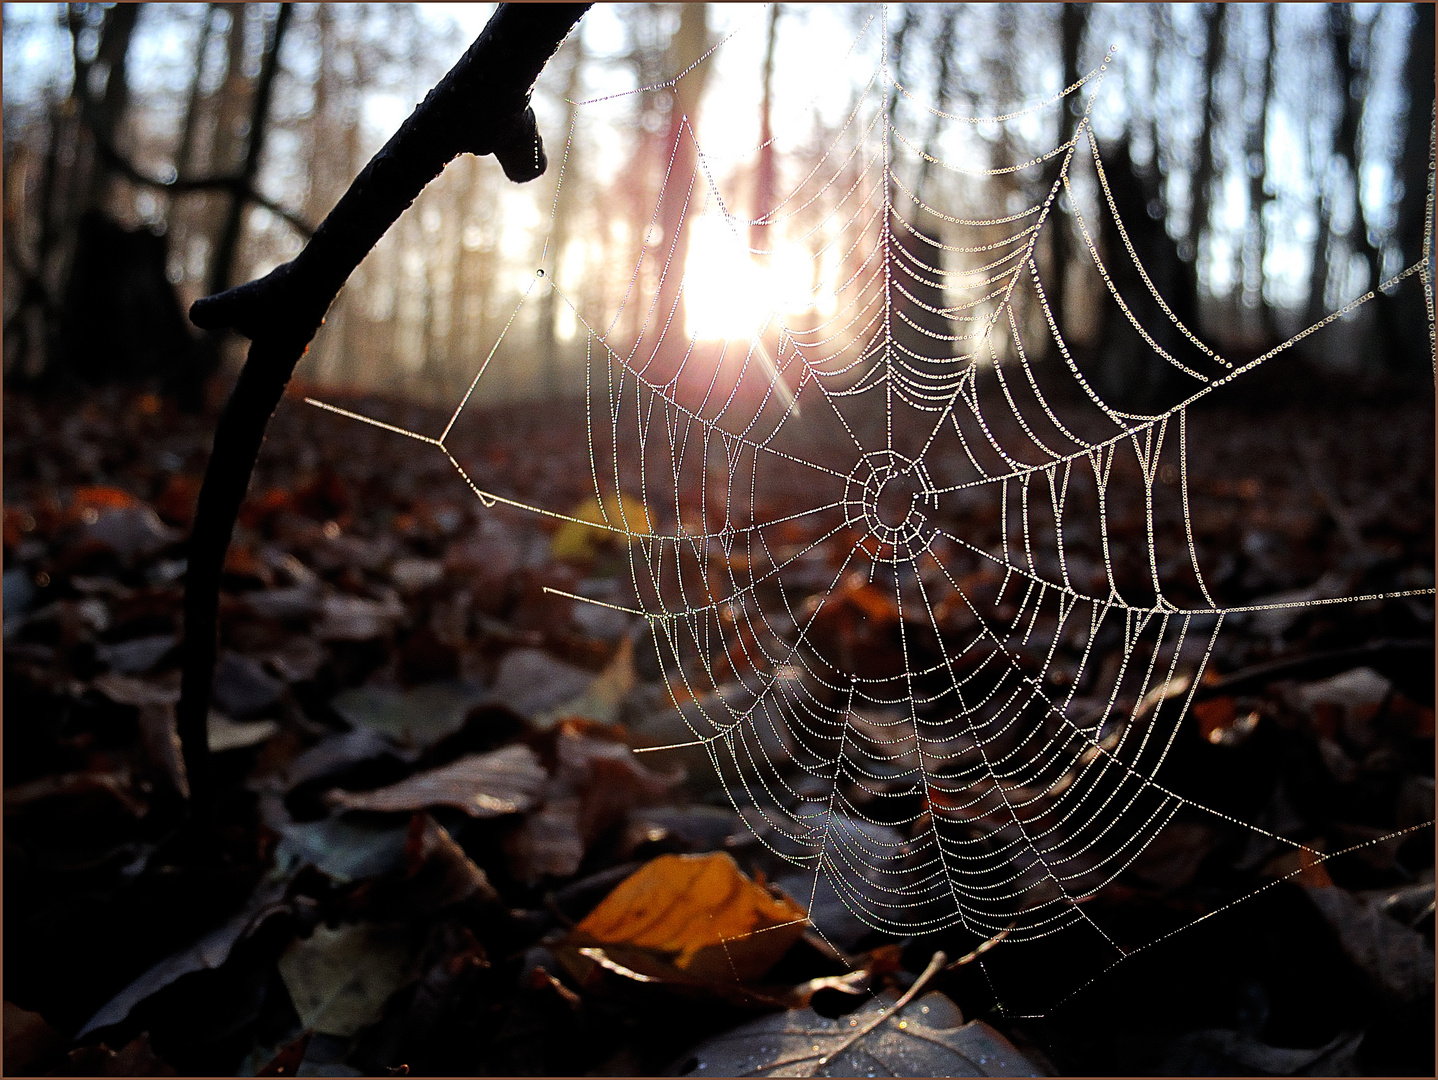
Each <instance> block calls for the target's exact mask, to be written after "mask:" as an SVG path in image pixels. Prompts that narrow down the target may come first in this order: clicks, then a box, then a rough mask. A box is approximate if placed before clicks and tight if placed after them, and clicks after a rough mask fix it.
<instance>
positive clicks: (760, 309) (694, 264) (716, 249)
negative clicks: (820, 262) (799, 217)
mask: <svg viewBox="0 0 1438 1080" xmlns="http://www.w3.org/2000/svg"><path fill="white" fill-rule="evenodd" d="M684 294H685V305H684V309H685V317H686V321H687V330H688V332H689V334H690V335H691V336H694V337H698V338H699V339H701V340H706V341H708V340H724V341H747V340H749V339H751V338H754V337H755V336H757V335H760V334H763V333H764V332H765V331H766V330H767V329H770V324H771V323H772V322H773V321H774V320H775V319H776V318H777V319H780V320H782V319H784V318H785V317H786V316H790V315H802V314H803V313H805V312H808V311H812V310H814V309H815V308H816V307H820V308H823V307H825V306H827V305H825V304H824V296H823V290H822V288H820V289H816V288H815V283H814V269H813V264H812V262H811V260H810V258H809V256H808V254H807V253H805V252H803V251H800V250H797V249H795V248H792V247H784V246H782V245H781V246H779V247H778V249H777V250H776V251H775V252H774V253H773V254H772V255H770V256H769V258H768V259H767V260H765V261H761V260H759V259H756V258H755V257H753V256H752V255H751V253H750V251H749V249H748V247H747V246H746V244H745V243H744V240H743V238H742V233H741V232H739V231H738V229H736V227H735V226H734V225H732V224H731V223H730V222H728V221H726V220H725V219H724V218H722V217H710V216H705V217H701V218H699V219H697V220H695V221H694V222H693V225H692V232H691V234H690V241H689V256H688V258H687V259H686V260H685V264H684Z"/></svg>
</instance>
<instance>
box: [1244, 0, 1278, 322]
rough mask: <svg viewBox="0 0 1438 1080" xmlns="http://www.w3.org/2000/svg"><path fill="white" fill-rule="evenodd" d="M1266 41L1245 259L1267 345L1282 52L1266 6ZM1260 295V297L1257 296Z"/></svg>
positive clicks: (1251, 146) (1251, 149)
mask: <svg viewBox="0 0 1438 1080" xmlns="http://www.w3.org/2000/svg"><path fill="white" fill-rule="evenodd" d="M1264 7H1265V9H1266V10H1265V12H1264V20H1263V26H1264V37H1265V40H1266V41H1267V48H1266V50H1265V57H1264V65H1263V97H1262V104H1261V105H1260V107H1259V113H1258V123H1256V124H1254V125H1252V126H1250V127H1249V129H1248V136H1249V137H1248V145H1247V147H1246V149H1247V151H1248V211H1249V217H1250V223H1249V230H1250V232H1249V243H1250V244H1251V249H1250V251H1249V253H1248V254H1247V255H1246V256H1245V260H1244V261H1245V263H1246V264H1247V265H1246V266H1245V268H1244V278H1245V287H1244V291H1245V292H1246V293H1248V294H1249V295H1250V296H1251V297H1253V298H1254V300H1255V302H1256V303H1257V307H1258V326H1259V332H1260V334H1261V335H1262V337H1263V340H1264V342H1265V344H1266V343H1268V342H1273V341H1276V340H1277V338H1278V331H1277V328H1276V326H1275V325H1274V320H1273V307H1272V305H1271V304H1270V303H1269V301H1268V297H1267V296H1266V295H1264V289H1263V285H1264V271H1263V260H1264V256H1265V255H1266V254H1267V251H1268V223H1267V220H1266V215H1265V213H1264V211H1265V210H1266V209H1267V206H1268V194H1267V191H1266V187H1267V179H1268V113H1269V109H1270V107H1271V105H1272V103H1273V80H1274V73H1275V69H1276V67H1277V63H1276V60H1277V55H1276V54H1277V52H1278V34H1277V29H1278V7H1277V5H1275V4H1265V5H1264ZM1255 294H1256V295H1255Z"/></svg>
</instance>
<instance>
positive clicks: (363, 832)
mask: <svg viewBox="0 0 1438 1080" xmlns="http://www.w3.org/2000/svg"><path fill="white" fill-rule="evenodd" d="M280 837H281V838H280V845H279V848H278V850H277V851H276V852H275V863H276V865H279V866H284V865H285V864H286V862H287V861H288V862H291V863H302V864H308V865H310V866H313V867H314V868H315V869H317V870H319V871H321V872H322V873H324V874H327V875H329V876H330V877H331V878H333V879H334V880H336V881H338V882H341V883H342V884H348V883H349V882H351V881H359V880H361V879H363V878H370V877H378V876H379V875H380V874H388V873H392V872H395V871H398V870H400V869H401V868H403V866H404V850H405V840H406V837H407V828H406V826H404V825H397V824H392V823H391V824H379V825H376V824H371V823H370V822H359V821H354V820H350V819H347V818H344V817H337V818H324V819H322V820H320V821H306V822H299V823H295V822H291V823H288V824H285V825H282V826H281V827H280Z"/></svg>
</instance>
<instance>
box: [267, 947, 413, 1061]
mask: <svg viewBox="0 0 1438 1080" xmlns="http://www.w3.org/2000/svg"><path fill="white" fill-rule="evenodd" d="M409 953H410V950H409V942H408V940H407V937H406V934H405V932H404V930H403V929H400V928H395V927H387V926H374V925H370V924H364V923H360V924H351V925H345V926H339V927H336V928H334V929H330V928H329V927H327V926H317V927H315V931H314V933H313V934H311V935H310V936H309V937H308V938H305V939H301V940H298V941H295V942H293V943H292V944H291V945H290V947H289V948H288V949H286V950H285V952H284V955H282V956H281V957H280V960H279V969H280V978H281V979H283V980H284V984H285V989H286V990H288V991H289V992H290V1000H291V1001H292V1002H294V1006H295V1011H296V1012H297V1013H299V1017H300V1023H301V1024H302V1025H303V1026H304V1027H306V1028H309V1029H311V1030H313V1031H315V1032H317V1033H318V1034H322V1035H339V1036H343V1037H346V1038H347V1037H350V1036H353V1035H357V1034H359V1032H360V1030H361V1029H363V1028H365V1027H367V1026H368V1025H369V1024H372V1023H374V1021H376V1020H378V1019H379V1018H380V1015H381V1013H383V1011H384V1006H385V1003H386V1002H387V1001H389V999H390V995H391V994H393V993H394V992H395V991H396V990H398V989H399V988H400V986H401V985H403V982H404V969H405V966H406V963H407V962H408V960H409Z"/></svg>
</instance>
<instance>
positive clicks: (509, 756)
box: [328, 746, 549, 817]
mask: <svg viewBox="0 0 1438 1080" xmlns="http://www.w3.org/2000/svg"><path fill="white" fill-rule="evenodd" d="M548 778H549V777H548V774H547V773H546V772H545V771H544V769H542V768H541V767H540V764H539V759H538V758H537V757H536V756H535V753H534V751H533V750H531V749H529V747H527V746H507V747H505V748H504V749H503V750H495V751H494V752H493V753H489V754H471V755H468V756H466V757H462V758H460V759H459V760H458V761H452V762H450V763H449V764H448V765H445V766H442V767H441V768H438V769H434V770H433V771H431V772H421V773H416V774H415V775H413V776H411V777H410V778H409V779H407V780H402V781H400V782H399V783H398V784H392V785H391V786H389V787H385V788H378V789H376V790H374V791H334V792H331V793H330V796H329V800H328V801H329V802H330V803H332V804H333V805H335V806H338V807H341V808H343V809H346V810H378V811H388V812H395V811H406V812H407V811H412V810H423V809H425V808H427V807H431V806H453V807H456V808H458V809H460V810H463V811H464V812H465V813H466V814H468V815H469V816H470V817H498V816H499V815H501V814H518V813H520V812H522V811H524V810H528V809H529V808H530V807H531V806H532V805H533V804H534V801H535V797H536V795H537V794H538V793H539V791H540V789H541V788H542V787H543V786H544V783H545V781H546V780H547V779H548Z"/></svg>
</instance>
